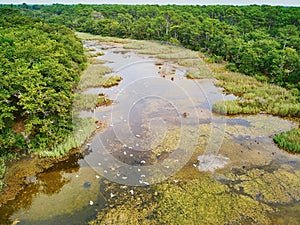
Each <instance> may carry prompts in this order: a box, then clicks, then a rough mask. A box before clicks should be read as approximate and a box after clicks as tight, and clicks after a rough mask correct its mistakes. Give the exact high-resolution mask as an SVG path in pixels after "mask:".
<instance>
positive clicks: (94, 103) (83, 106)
mask: <svg viewBox="0 0 300 225" xmlns="http://www.w3.org/2000/svg"><path fill="white" fill-rule="evenodd" d="M110 103H111V100H110V99H109V98H107V97H106V96H105V95H103V94H99V95H95V94H76V95H75V98H74V103H73V110H74V111H75V112H79V111H82V110H85V111H88V110H94V109H95V108H96V107H99V106H103V105H109V104H110Z"/></svg>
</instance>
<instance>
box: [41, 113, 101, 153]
mask: <svg viewBox="0 0 300 225" xmlns="http://www.w3.org/2000/svg"><path fill="white" fill-rule="evenodd" d="M95 122H96V119H95V118H77V119H76V121H75V125H74V132H72V133H71V134H69V135H68V136H67V137H66V138H65V140H64V141H63V142H62V143H59V144H57V145H56V146H54V147H53V148H52V149H50V150H49V151H42V152H40V153H39V155H40V156H44V157H45V156H46V157H60V156H63V155H64V154H66V153H67V152H69V151H70V150H71V149H74V148H79V147H81V146H82V145H83V144H84V143H85V142H86V140H87V139H88V138H89V137H90V136H91V135H92V134H93V133H94V132H95V130H96V125H95Z"/></svg>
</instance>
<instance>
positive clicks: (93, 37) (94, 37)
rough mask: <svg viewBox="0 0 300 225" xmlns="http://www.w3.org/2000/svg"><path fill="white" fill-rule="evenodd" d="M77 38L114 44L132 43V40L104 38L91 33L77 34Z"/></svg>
mask: <svg viewBox="0 0 300 225" xmlns="http://www.w3.org/2000/svg"><path fill="white" fill-rule="evenodd" d="M75 34H76V36H77V37H78V38H80V39H82V40H98V41H100V42H114V43H121V44H125V43H130V42H131V40H129V39H122V38H116V37H103V36H100V35H93V34H89V33H83V32H75Z"/></svg>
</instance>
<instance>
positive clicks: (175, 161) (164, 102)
mask: <svg viewBox="0 0 300 225" xmlns="http://www.w3.org/2000/svg"><path fill="white" fill-rule="evenodd" d="M85 45H86V46H88V47H94V48H96V49H97V50H100V49H102V50H103V51H104V53H105V55H104V56H101V57H100V58H101V59H103V60H107V61H108V63H107V64H106V65H107V66H109V67H110V68H112V69H113V71H114V73H113V74H118V75H120V76H122V77H123V80H122V82H121V83H120V84H119V85H118V86H115V87H112V88H109V89H103V88H90V89H88V90H86V91H85V93H92V94H99V93H105V94H106V95H108V96H109V98H110V99H112V100H113V101H114V103H113V105H111V106H108V107H100V108H97V109H96V110H94V111H93V112H83V113H82V115H83V116H93V117H97V118H98V119H99V120H100V121H101V120H105V121H107V122H108V124H109V127H108V128H107V129H106V130H105V131H104V132H102V133H99V134H97V135H95V137H94V138H93V139H92V140H91V142H90V147H89V148H90V149H89V150H86V151H85V152H83V153H82V154H77V155H75V156H74V157H72V158H70V159H69V160H68V161H66V162H62V163H59V164H57V165H56V166H55V167H53V168H51V169H49V170H47V171H45V172H43V173H42V174H40V175H38V176H37V179H36V180H34V182H32V183H30V184H29V185H28V186H26V187H25V189H24V191H22V193H21V194H20V195H18V196H17V198H16V199H15V200H12V201H10V202H9V203H8V204H7V205H5V206H3V207H2V208H0V224H6V223H7V224H10V223H11V222H12V221H14V220H19V221H20V223H19V224H85V223H87V221H89V220H91V219H93V218H94V217H95V216H96V214H97V212H98V211H101V210H104V209H106V208H107V207H111V206H109V204H111V199H115V198H116V199H118V198H122V196H123V195H133V193H135V192H138V193H139V194H141V195H142V194H143V193H145V194H146V193H147V192H148V193H149V192H150V193H152V192H153V193H154V191H155V190H152V189H149V185H151V184H155V183H159V182H161V181H163V180H165V179H169V178H170V177H172V176H173V175H174V174H176V173H177V172H178V171H180V172H179V174H181V175H180V176H183V177H184V176H187V177H189V176H198V177H199V176H200V177H201V176H202V175H201V174H204V175H203V176H207V174H210V175H212V176H213V177H214V178H215V179H216V180H217V181H216V182H221V183H224V184H226V185H228V186H229V187H230V188H231V190H232V192H236V193H239V194H241V195H250V194H251V193H250V194H249V193H248V192H242V191H240V192H239V191H238V190H237V189H236V187H235V186H234V185H233V184H234V183H236V182H240V181H241V179H242V178H241V177H235V178H232V176H233V175H232V174H235V172H232V168H234V170H233V171H236V173H237V174H239V173H241V171H244V170H245V169H246V170H247V171H248V170H250V171H251V170H252V169H253V168H260V169H261V170H263V171H268V172H271V173H272V171H277V170H278V169H279V168H280V169H281V170H283V171H289V172H291V171H296V172H297V171H299V170H300V157H299V156H295V155H291V154H288V153H286V152H283V151H281V150H280V149H278V148H277V147H276V146H275V145H274V144H273V142H272V138H271V136H272V135H273V134H274V133H277V132H279V131H284V130H288V129H290V128H291V127H292V126H293V125H294V124H293V123H292V122H290V121H288V120H284V119H281V118H278V117H273V116H269V115H252V116H235V117H224V116H218V115H215V114H213V113H212V112H211V106H212V104H213V103H214V102H215V101H219V100H223V99H234V98H235V97H234V96H232V95H230V96H225V95H223V94H222V93H221V91H220V90H219V89H218V88H216V87H215V86H214V81H213V80H212V79H203V80H197V81H195V80H188V79H186V78H185V77H184V75H185V72H186V68H184V67H180V66H178V65H176V64H175V63H172V62H168V61H165V62H163V65H162V67H164V68H165V69H166V70H167V71H172V74H169V75H167V76H166V77H165V78H163V77H162V76H161V74H160V71H161V69H162V68H160V66H158V65H155V62H156V60H155V59H154V58H150V57H149V56H146V55H138V54H137V53H135V52H134V51H124V49H123V48H122V46H120V45H114V44H108V43H103V44H101V45H100V44H98V43H97V42H94V41H88V42H86V43H85ZM171 77H173V79H172V80H171ZM228 172H229V173H230V175H227V174H226V173H228ZM296 172H295V173H296ZM293 173H294V172H293ZM182 174H183V175H182ZM298 174H299V173H298ZM249 176H250V175H249ZM298 176H299V175H298ZM114 182H115V183H118V184H119V185H120V186H118V187H117V188H115V189H110V190H109V191H108V189H107V186H109V185H110V184H111V183H114ZM247 185H248V184H247V183H246V184H245V186H247ZM134 186H137V187H136V188H135V189H134V191H133V187H134ZM123 189H124V190H123ZM298 191H299V190H298ZM286 192H289V190H286ZM121 194H122V195H121ZM295 196H298V195H295ZM258 200H259V199H258ZM287 203H288V204H287ZM268 204H270V205H275V206H276V207H278V208H280V213H279V214H277V215H276V216H271V217H272V218H273V220H274V221H277V222H278V221H296V222H299V221H300V216H299V213H298V212H299V199H292V200H290V201H288V202H285V203H284V204H285V205H284V204H282V203H278V204H277V205H276V204H275V203H274V202H272V201H271V200H270V202H268ZM289 209H291V210H289ZM285 211H288V212H289V213H288V214H285V213H284V212H285ZM291 218H292V219H291ZM274 223H276V222H274ZM278 223H281V222H278ZM281 224H284V222H282V223H281Z"/></svg>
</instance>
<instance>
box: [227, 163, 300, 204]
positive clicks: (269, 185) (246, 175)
mask: <svg viewBox="0 0 300 225" xmlns="http://www.w3.org/2000/svg"><path fill="white" fill-rule="evenodd" d="M227 177H228V178H229V180H230V181H231V182H232V184H233V188H234V189H235V190H236V191H238V192H241V193H243V194H245V195H249V196H251V197H252V198H253V199H257V200H258V201H261V202H265V203H279V204H286V203H291V202H293V201H294V200H296V199H300V179H299V170H298V171H295V172H294V169H291V171H286V170H284V169H278V170H275V171H271V172H267V171H266V170H264V169H257V168H255V169H250V170H246V171H244V172H243V171H241V172H240V173H229V174H227Z"/></svg>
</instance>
